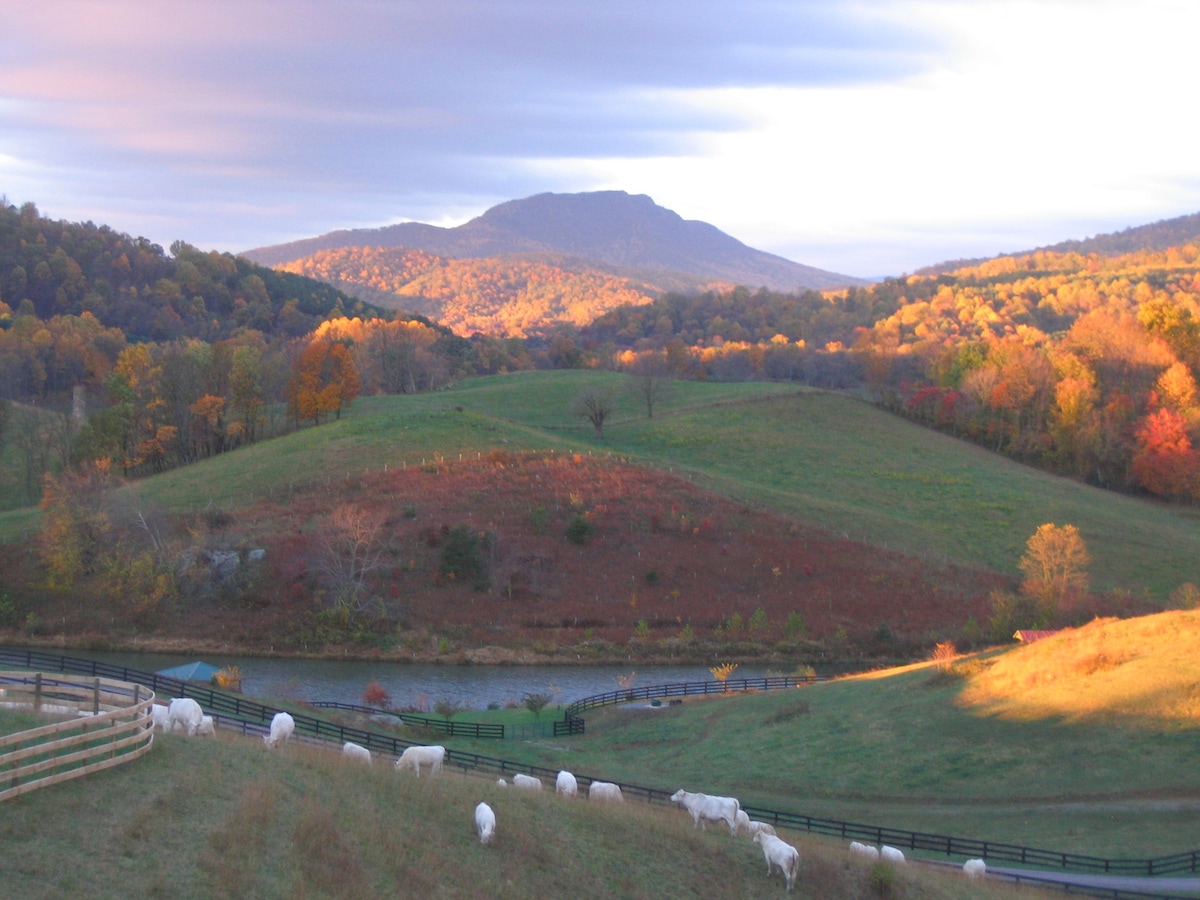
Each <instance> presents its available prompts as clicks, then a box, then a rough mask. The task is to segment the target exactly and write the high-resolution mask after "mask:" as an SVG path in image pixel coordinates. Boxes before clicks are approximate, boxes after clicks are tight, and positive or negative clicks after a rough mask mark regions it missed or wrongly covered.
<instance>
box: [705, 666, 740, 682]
mask: <svg viewBox="0 0 1200 900" xmlns="http://www.w3.org/2000/svg"><path fill="white" fill-rule="evenodd" d="M737 669H738V664H737V663H721V665H719V666H713V667H712V668H711V669H709V670H708V671H709V672H711V673H712V677H713V678H715V679H716V680H717V681H719V682H721V684H725V683H726V682H727V681H729V679H730V678H731V677H732V675H733V673H734V672H736V671H737Z"/></svg>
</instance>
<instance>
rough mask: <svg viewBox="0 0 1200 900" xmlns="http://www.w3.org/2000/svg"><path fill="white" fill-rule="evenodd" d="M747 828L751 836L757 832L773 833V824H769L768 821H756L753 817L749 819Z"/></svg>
mask: <svg viewBox="0 0 1200 900" xmlns="http://www.w3.org/2000/svg"><path fill="white" fill-rule="evenodd" d="M747 829H748V830H749V832H750V837H751V838H753V837H754V835H756V834H759V833H761V834H772V835H773V834H775V826H774V825H772V824H770V823H769V822H756V821H754V820H753V819H751V820H750V824H749V825H748V826H747Z"/></svg>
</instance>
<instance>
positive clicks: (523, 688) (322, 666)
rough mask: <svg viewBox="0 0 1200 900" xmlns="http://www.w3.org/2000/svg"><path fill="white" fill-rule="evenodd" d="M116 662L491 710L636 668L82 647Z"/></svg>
mask: <svg viewBox="0 0 1200 900" xmlns="http://www.w3.org/2000/svg"><path fill="white" fill-rule="evenodd" d="M68 655H71V656H81V657H87V658H89V659H96V660H100V661H102V662H106V663H111V664H113V665H118V666H125V667H127V668H130V669H140V670H143V671H147V672H156V671H158V670H160V669H166V668H170V667H172V666H178V665H182V664H183V663H186V662H191V661H193V660H195V659H203V660H204V661H205V662H207V663H211V664H212V665H214V666H218V667H225V666H237V667H238V668H239V669H240V670H241V672H242V692H243V693H245V694H246V695H248V696H251V697H262V698H267V699H290V700H339V701H341V702H343V703H361V702H362V695H363V691H364V689H365V688H366V686H367V684H368V683H370V682H371V680H372V679H373V680H375V681H378V682H379V684H380V685H381V686H382V687H383V688H384V690H386V691H387V692H388V694H389V695H390V696H391V699H392V703H393V705H395V706H398V707H401V708H404V707H411V706H415V707H428V708H432V706H433V704H434V703H436V702H437V701H438V700H449V701H451V702H454V703H458V704H460V705H461V706H462V707H463V708H464V709H486V708H487V707H488V705H489V704H499V705H500V706H503V705H504V704H505V703H507V702H510V701H512V702H517V703H519V702H520V701H521V700H522V698H524V696H525V695H526V694H536V693H550V694H552V695H553V696H554V703H556V704H567V703H571V702H573V701H575V700H578V699H580V698H582V697H589V696H591V695H592V694H602V693H604V692H605V691H614V690H616V689H617V688H618V687H625V686H626V685H625V684H623V683H621V682H620V681H618V679H622V680H623V679H626V678H628V676H629V675H630V673H631V672H633V671H634V669H633V668H631V667H628V666H627V667H619V666H579V667H576V666H478V665H471V666H457V665H447V666H442V665H410V664H407V663H394V662H359V661H346V662H341V661H336V660H312V659H267V658H261V657H251V656H220V655H204V656H199V657H197V656H188V657H185V656H178V655H174V654H163V653H101V652H90V651H78V652H74V653H70V654H68ZM768 673H769V674H773V675H778V674H790V673H788V672H781V671H780V670H778V669H770V670H768V669H766V668H760V667H750V666H743V667H741V668H739V669H738V670H737V672H736V674H735V675H734V678H760V677H762V676H764V675H767V674H768ZM710 680H712V676H711V675H710V674H709V671H708V669H707V668H706V667H704V666H646V667H644V668H642V669H638V670H636V674H635V675H634V678H633V686H634V687H642V686H645V685H649V684H665V683H667V682H674V681H710Z"/></svg>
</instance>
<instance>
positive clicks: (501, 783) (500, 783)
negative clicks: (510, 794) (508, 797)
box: [496, 778, 508, 787]
mask: <svg viewBox="0 0 1200 900" xmlns="http://www.w3.org/2000/svg"><path fill="white" fill-rule="evenodd" d="M496 786H497V787H508V782H507V781H505V780H504V779H503V778H497V779H496Z"/></svg>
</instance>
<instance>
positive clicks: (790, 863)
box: [754, 831, 800, 891]
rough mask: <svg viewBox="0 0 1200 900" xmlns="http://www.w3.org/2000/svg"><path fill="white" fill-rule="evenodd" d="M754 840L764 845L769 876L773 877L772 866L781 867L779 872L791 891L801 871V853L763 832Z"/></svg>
mask: <svg viewBox="0 0 1200 900" xmlns="http://www.w3.org/2000/svg"><path fill="white" fill-rule="evenodd" d="M754 840H755V842H756V843H758V844H761V845H762V848H763V856H764V857H766V860H767V876H768V877H770V875H771V866H772V865H776V866H779V871H780V872H782V873H783V877H784V878H785V879H786V880H787V889H788V890H789V891H790V890H791V889H792V885H793V884H795V883H796V873H797V872H798V871H799V870H800V851H799V850H797V849H796V848H795V847H793V846H792V845H791V844H788V843H785V842H784V841H781V840H780V839H779V838H777V837H775V835H773V834H766V833H765V832H762V831H760V832H759V833H758V834H756V835H755V836H754Z"/></svg>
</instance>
